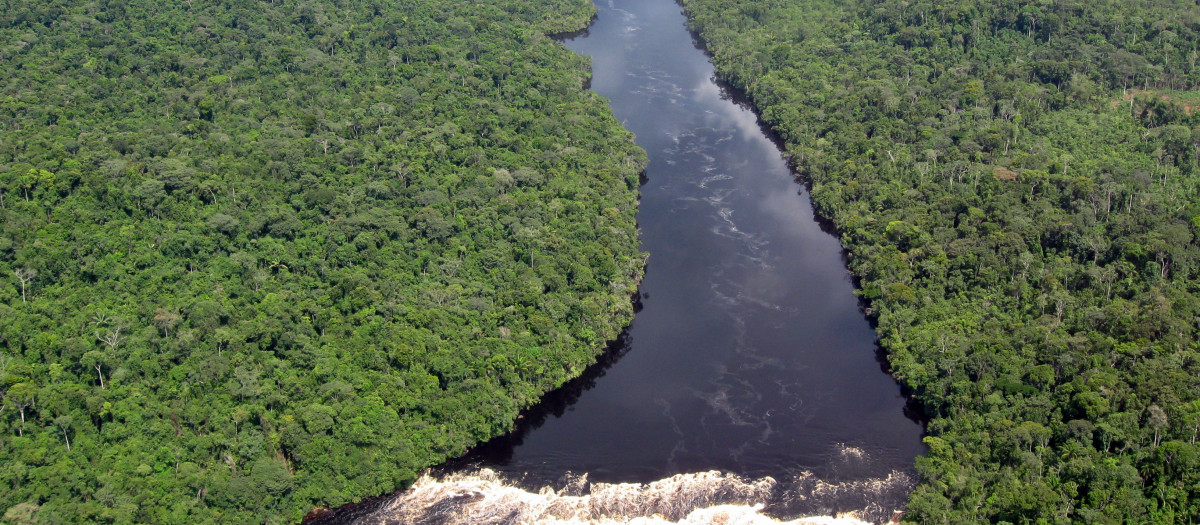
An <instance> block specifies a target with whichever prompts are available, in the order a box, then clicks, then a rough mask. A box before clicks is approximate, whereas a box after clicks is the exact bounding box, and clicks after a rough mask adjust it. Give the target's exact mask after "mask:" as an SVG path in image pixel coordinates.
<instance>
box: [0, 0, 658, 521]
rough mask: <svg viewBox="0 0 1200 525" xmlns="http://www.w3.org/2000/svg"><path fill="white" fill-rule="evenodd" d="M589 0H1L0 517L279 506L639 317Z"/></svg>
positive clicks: (357, 491)
mask: <svg viewBox="0 0 1200 525" xmlns="http://www.w3.org/2000/svg"><path fill="white" fill-rule="evenodd" d="M592 12H593V10H592V7H591V5H590V4H589V3H588V2H586V1H584V0H496V1H491V2H486V3H475V2H454V1H448V0H273V1H271V2H263V1H254V0H221V1H217V0H188V1H186V2H160V1H154V0H85V1H67V0H39V1H28V0H0V62H2V63H3V64H4V67H2V68H0V86H2V88H0V398H2V403H0V428H2V429H3V432H2V433H0V513H3V521H4V522H6V523H217V522H219V523H285V522H296V521H298V520H299V518H300V517H301V516H303V515H304V514H305V513H306V512H308V511H309V510H311V509H312V508H313V507H314V506H318V505H338V504H342V503H346V502H349V501H352V500H355V499H358V498H361V497H364V496H372V495H376V494H380V493H384V492H387V491H391V490H393V489H396V488H399V487H403V486H405V485H406V484H407V483H409V482H410V481H411V480H412V479H413V478H414V477H415V475H416V473H417V472H418V471H419V470H420V469H422V468H424V467H425V466H428V465H430V464H433V463H436V462H438V461H440V460H442V459H443V458H445V457H447V456H449V455H456V454H459V453H461V452H463V451H464V449H465V448H467V447H468V446H471V445H472V444H474V443H476V442H478V441H479V440H481V439H484V438H488V437H491V436H494V435H496V434H498V433H501V432H504V431H506V430H507V429H508V428H510V426H511V424H512V422H513V420H514V418H515V417H516V415H517V412H518V410H519V409H521V408H523V407H525V406H528V405H529V404H531V403H532V402H534V401H535V400H536V399H537V398H538V397H539V396H540V395H541V394H542V393H544V392H545V391H547V390H548V389H550V388H553V387H555V386H557V385H559V384H561V383H563V382H564V381H565V380H566V379H568V378H570V377H572V376H574V375H577V374H578V373H579V371H581V370H582V369H583V368H584V367H585V366H586V365H587V364H588V363H590V362H592V361H593V360H594V358H595V356H596V355H597V354H598V353H599V352H600V351H601V350H602V349H603V347H604V345H605V342H606V341H607V340H610V339H613V338H615V337H616V336H617V335H618V333H619V332H620V330H621V329H622V327H623V326H624V325H625V324H627V322H628V321H629V320H630V318H631V316H632V305H631V301H630V294H631V293H632V292H633V290H634V289H635V286H636V283H637V281H638V279H639V278H640V274H641V271H642V267H643V263H644V254H641V253H640V252H639V251H638V248H637V246H638V241H637V233H636V225H635V223H634V212H635V208H636V195H637V184H638V173H639V172H640V170H641V167H642V165H643V164H644V153H643V152H642V151H641V150H640V149H638V148H637V147H636V146H635V145H634V144H633V142H632V137H631V136H630V135H629V133H627V132H626V131H624V130H623V129H622V128H621V127H620V125H619V124H618V123H617V122H616V121H615V120H614V119H613V118H612V116H611V114H610V113H609V111H608V107H607V104H606V103H605V101H603V100H602V99H600V98H598V97H596V96H595V95H593V94H592V93H590V92H588V91H586V90H585V89H584V87H585V86H586V83H587V80H588V78H589V68H588V63H587V61H586V60H585V59H583V58H581V57H579V56H577V55H575V54H574V53H571V52H570V51H568V50H567V49H565V48H564V47H562V46H561V45H559V44H557V43H555V42H553V41H552V40H551V39H550V38H548V37H547V36H546V35H547V34H548V33H553V32H559V31H566V30H575V29H579V28H582V27H584V26H585V24H586V23H587V20H588V18H589V16H590V15H591V14H592Z"/></svg>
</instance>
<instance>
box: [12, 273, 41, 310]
mask: <svg viewBox="0 0 1200 525" xmlns="http://www.w3.org/2000/svg"><path fill="white" fill-rule="evenodd" d="M13 275H16V276H17V280H18V281H20V282H21V302H25V288H26V286H27V285H28V284H29V283H30V282H31V281H33V278H34V277H37V270H34V269H32V268H28V267H26V268H17V269H16V270H13Z"/></svg>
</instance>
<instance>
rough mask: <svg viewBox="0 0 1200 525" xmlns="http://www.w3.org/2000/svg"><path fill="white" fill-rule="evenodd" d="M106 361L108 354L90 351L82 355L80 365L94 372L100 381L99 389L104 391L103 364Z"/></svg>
mask: <svg viewBox="0 0 1200 525" xmlns="http://www.w3.org/2000/svg"><path fill="white" fill-rule="evenodd" d="M107 361H108V354H105V353H104V352H101V351H99V350H92V351H90V352H88V353H86V354H83V358H82V359H80V361H79V362H80V363H82V364H83V366H87V367H91V368H92V369H94V370H95V371H96V376H97V377H98V378H99V379H100V388H101V389H104V363H105V362H107Z"/></svg>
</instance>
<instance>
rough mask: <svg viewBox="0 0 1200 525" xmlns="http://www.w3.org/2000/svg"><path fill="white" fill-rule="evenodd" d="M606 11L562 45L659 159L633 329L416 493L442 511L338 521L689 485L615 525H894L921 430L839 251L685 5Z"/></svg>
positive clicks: (651, 182) (646, 192)
mask: <svg viewBox="0 0 1200 525" xmlns="http://www.w3.org/2000/svg"><path fill="white" fill-rule="evenodd" d="M597 8H598V9H599V14H598V16H597V18H596V20H595V21H594V23H593V25H592V26H591V27H590V28H589V30H588V31H587V32H585V33H583V34H581V35H579V36H577V37H574V38H571V39H568V40H565V41H564V43H565V45H567V46H568V47H569V48H571V49H572V50H574V51H576V52H578V53H580V54H583V55H587V56H590V57H591V58H592V67H593V80H592V85H591V87H592V89H593V90H594V91H595V92H597V93H598V94H600V95H602V96H604V97H607V98H608V99H609V100H610V101H611V106H612V110H613V113H614V114H615V115H616V116H617V118H618V119H619V120H621V121H622V122H623V123H624V125H625V126H626V127H627V128H628V129H629V130H631V131H633V132H634V133H635V134H636V137H637V142H638V144H639V145H641V146H642V147H643V148H645V149H646V151H647V152H648V153H649V159H650V162H649V165H648V167H647V169H646V175H645V176H646V180H645V184H644V185H643V186H642V197H641V205H640V208H639V215H638V223H639V226H640V228H641V236H642V242H643V250H645V251H647V252H649V253H650V259H649V266H648V268H647V272H646V277H645V280H644V281H643V283H642V286H641V289H640V298H639V301H640V309H639V311H638V313H637V315H636V317H635V319H634V322H633V324H632V326H631V327H630V328H629V329H628V330H627V331H626V334H625V335H624V336H623V339H622V340H621V341H619V344H618V345H617V347H616V348H614V349H613V350H611V351H610V353H609V354H608V355H606V356H605V358H603V359H602V361H601V363H599V364H598V365H596V366H594V367H592V368H591V369H589V371H588V372H587V374H585V376H584V377H582V378H580V379H579V380H576V381H574V382H572V383H571V384H568V385H567V386H566V387H564V388H563V389H562V390H561V391H558V392H555V393H552V394H551V395H550V396H548V398H547V400H546V401H545V402H544V403H543V404H542V405H539V406H538V407H535V408H534V409H532V410H530V411H529V412H527V413H526V414H525V415H524V416H523V419H522V420H521V421H519V424H518V429H517V430H516V431H515V432H514V433H512V434H510V435H508V436H503V437H501V438H498V439H496V440H494V441H492V442H490V443H487V444H485V445H483V446H481V447H479V448H478V449H476V450H475V451H473V452H472V453H471V454H470V455H468V457H466V458H462V459H460V460H456V461H453V462H451V463H450V464H448V465H446V466H443V467H442V468H441V469H439V470H438V474H437V475H435V476H434V477H433V478H430V479H427V480H423V481H422V482H421V483H419V484H418V487H419V488H420V487H425V488H426V489H428V488H431V487H432V488H437V489H439V490H441V492H437V494H440V496H436V495H435V496H429V497H426V498H424V499H420V502H421V503H419V504H420V505H425V506H426V507H428V506H429V505H431V504H432V505H435V506H437V509H435V510H437V512H433V513H432V514H427V515H426V514H421V513H422V512H426V510H427V509H426V510H421V509H416V510H414V507H416V506H418V502H417V501H416V500H411V501H408V500H406V501H407V502H405V501H401V500H403V497H402V495H397V496H389V497H385V498H382V499H380V500H378V501H376V503H377V504H378V505H376V506H374V507H371V509H375V507H379V506H382V507H386V509H385V510H386V512H384V511H378V510H377V509H376V510H373V511H372V512H366V509H363V510H362V511H360V512H356V513H354V514H353V515H354V516H355V517H356V519H349V516H350V515H349V514H348V515H346V517H345V518H343V519H341V520H338V521H340V522H352V521H355V520H357V521H360V522H363V523H373V522H379V523H384V522H386V520H385V519H383V518H381V516H384V515H387V512H391V513H392V514H390V516H393V519H401V517H404V516H407V518H403V519H402V520H401V521H416V522H424V521H434V522H447V523H449V522H454V520H453V519H452V518H454V517H455V516H458V517H462V516H466V515H469V514H470V513H471V512H476V513H477V515H476V517H475V518H474V519H471V520H468V521H473V522H486V521H487V520H486V519H483V516H482V514H478V512H481V511H480V510H479V509H475V510H469V504H479V502H480V501H483V500H486V499H487V496H488V493H489V492H492V493H497V492H499V491H516V493H519V494H524V495H525V496H523V497H516V500H522V499H524V500H528V501H527V502H526V506H528V505H534V506H537V504H536V500H537V499H538V497H539V496H538V494H537V492H538V490H539V488H541V487H551V488H552V490H543V491H542V496H547V495H548V494H549V495H550V496H555V497H558V498H560V499H561V500H563V501H566V500H570V498H578V497H583V496H585V495H587V494H589V493H593V494H597V493H599V492H602V491H603V490H610V489H611V487H613V486H612V485H606V484H614V483H638V484H647V483H652V482H656V481H657V482H659V484H660V486H659V487H658V488H657V489H649V488H648V486H647V485H622V486H620V487H624V488H623V489H622V490H626V492H629V491H633V492H638V491H641V493H647V491H653V490H659V491H660V492H661V491H662V490H667V491H668V492H670V491H674V492H675V493H676V494H678V493H681V491H683V492H686V491H685V490H683V489H681V487H682V486H683V485H687V486H689V487H692V488H693V489H695V490H699V491H700V492H703V493H705V494H709V496H707V498H708V499H704V498H701V499H700V503H699V504H691V503H689V504H686V505H685V504H679V505H674V504H665V506H664V504H663V503H662V501H661V500H662V498H663V496H662V495H661V494H659V495H658V496H655V498H657V499H655V501H656V502H657V503H655V504H654V505H658V506H657V507H656V506H654V505H647V506H646V507H645V508H644V509H640V510H636V509H635V510H628V509H626V510H625V511H622V512H625V513H624V514H618V515H614V516H612V517H611V519H614V520H616V521H624V520H628V519H630V518H632V517H636V516H639V515H643V514H644V515H646V516H650V515H652V514H660V515H662V516H663V517H664V518H663V519H667V520H668V521H670V520H674V519H678V518H683V517H685V516H686V515H687V513H688V512H690V511H691V510H692V509H693V508H695V507H697V506H705V505H709V504H719V503H728V504H735V505H738V506H741V507H742V508H743V509H748V510H747V512H753V513H759V512H762V513H766V514H769V515H771V516H775V517H778V518H783V519H792V518H796V517H799V516H809V515H830V514H834V513H841V512H849V511H853V512H855V513H856V514H855V515H857V516H858V517H860V518H863V519H867V520H869V521H886V520H887V519H890V518H891V516H892V512H893V511H894V510H896V509H899V508H901V507H902V506H903V502H904V500H905V498H906V495H907V492H908V490H909V489H910V488H911V485H912V483H913V481H914V480H915V476H914V474H913V472H912V465H913V459H914V457H916V456H917V455H918V454H921V453H923V452H924V448H923V445H922V443H921V434H922V426H921V424H920V422H919V421H918V420H917V418H916V417H915V416H914V415H913V413H912V412H913V411H912V410H911V409H910V408H909V407H907V406H906V400H905V398H904V397H903V396H902V395H901V392H900V388H899V386H898V385H897V384H896V382H895V381H894V380H893V379H892V378H891V377H890V376H888V375H887V374H886V373H885V372H884V371H883V370H882V369H881V364H880V361H879V359H878V357H877V345H876V341H875V333H874V331H873V330H872V328H871V326H870V325H869V324H868V322H867V320H866V318H865V317H864V315H863V313H862V312H861V310H860V304H859V302H858V300H857V299H856V297H855V296H854V294H853V285H852V282H851V277H850V275H849V273H848V271H847V269H846V265H845V260H844V259H843V257H844V255H843V252H842V247H841V245H840V244H839V242H838V240H837V238H836V237H834V236H833V235H830V234H829V233H828V232H826V231H824V230H822V227H821V225H820V223H819V221H818V220H816V218H815V217H814V216H813V209H812V206H811V204H810V202H809V197H808V194H807V192H806V191H805V189H804V187H803V185H801V184H798V183H797V182H796V181H795V179H794V176H793V174H792V173H791V172H790V171H789V169H788V167H787V165H786V163H785V161H784V159H783V158H782V156H781V154H780V151H779V148H778V147H777V145H776V144H775V143H774V142H773V141H772V140H771V138H770V137H769V136H768V135H767V134H766V133H764V131H763V130H762V129H761V128H760V125H759V123H758V121H757V119H756V117H755V115H754V113H753V112H752V111H750V110H749V109H747V108H746V107H744V106H743V105H740V104H738V103H737V102H736V101H735V100H734V99H733V97H731V95H730V94H729V93H728V92H727V91H726V90H724V89H723V88H722V87H721V86H720V85H719V84H718V83H717V82H715V80H714V78H713V68H712V65H711V64H710V63H709V61H708V58H707V57H706V55H705V54H704V52H703V51H702V50H701V49H700V48H699V47H698V46H697V45H696V44H695V42H694V40H693V37H692V35H691V34H690V33H689V32H688V30H687V28H686V21H685V18H684V16H683V15H682V13H681V9H680V7H679V6H678V5H677V4H676V3H674V2H673V1H671V0H599V2H598V4H597ZM480 469H488V470H485V471H481V470H480ZM709 471H717V472H713V473H708V474H701V473H705V472H709ZM568 473H571V474H568ZM676 475H682V476H676ZM446 476H450V478H452V479H447V478H446ZM671 476H676V477H674V478H672V477H671ZM453 483H459V484H460V485H459V488H458V489H454V488H453V486H452V484H453ZM464 483H465V485H463V484H464ZM756 483H758V484H759V485H755V484H756ZM664 484H665V485H664ZM706 484H707V485H706ZM714 484H715V485H714ZM764 484H765V485H764ZM768 485H769V486H768ZM718 486H719V487H721V488H719V489H714V488H713V487H718ZM464 487H466V488H464ZM696 487H700V488H696ZM704 487H708V488H707V489H706V488H704ZM456 490H457V492H455V491H456ZM689 490H690V489H689ZM756 491H757V492H756ZM464 494H474V495H475V496H471V497H466V496H463V495H464ZM712 494H717V495H715V496H713V495H712ZM597 497H598V496H597ZM621 497H630V498H635V499H636V496H628V495H626V496H621ZM689 497H691V496H689ZM397 498H400V499H399V500H398V499H397ZM438 498H443V499H438ZM445 498H449V499H445ZM455 498H457V499H455ZM693 499H695V498H693ZM514 501H515V500H514ZM531 501H532V502H534V503H530V502H531ZM571 501H576V500H571ZM455 502H457V503H455ZM472 502H474V503H472ZM543 503H544V502H543ZM576 503H578V502H577V501H576ZM512 504H514V505H515V503H512ZM558 504H560V505H566V504H565V503H562V501H559V502H558ZM756 504H757V506H755V505H756ZM464 505H466V506H464ZM488 505H491V507H489V509H490V510H488V512H491V513H492V514H494V515H496V516H501V517H502V518H503V517H504V516H507V517H508V518H509V519H511V520H515V521H521V520H522V519H531V518H529V516H531V514H521V513H522V512H526V511H520V510H512V509H508V510H505V509H503V508H500V509H499V510H497V508H492V507H496V506H497V505H501V504H499V503H497V502H495V501H492V502H490V503H488ZM583 505H585V506H587V505H591V507H596V506H597V505H596V504H595V502H592V503H590V504H587V503H584V504H583ZM624 505H626V506H630V505H632V506H634V507H636V506H637V505H636V504H629V503H626V504H624ZM406 506H407V508H405V507H406ZM501 506H502V505H501ZM543 506H545V505H543ZM382 507H380V508H382ZM388 509H390V510H388ZM593 510H594V509H593ZM506 512H507V513H508V514H505V513H506ZM589 512H592V511H589ZM367 515H370V516H371V518H363V516H367ZM420 516H425V517H424V518H421V517H420ZM431 516H432V517H431ZM436 516H441V517H440V518H436V519H435V517H436ZM514 516H516V517H514ZM521 516H524V517H521ZM573 516H574V518H575V519H576V521H578V520H580V519H583V518H587V519H593V518H597V516H593V515H587V516H584V515H580V514H576V515H573ZM580 516H583V517H582V518H581V517H580ZM504 521H505V520H504V519H501V520H500V521H496V522H497V523H500V522H504ZM568 521H570V520H568ZM700 521H704V519H700Z"/></svg>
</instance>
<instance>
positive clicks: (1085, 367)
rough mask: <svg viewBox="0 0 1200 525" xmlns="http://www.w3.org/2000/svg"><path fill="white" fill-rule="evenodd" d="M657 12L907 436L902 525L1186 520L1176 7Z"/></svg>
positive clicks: (1183, 34) (1190, 63)
mask: <svg viewBox="0 0 1200 525" xmlns="http://www.w3.org/2000/svg"><path fill="white" fill-rule="evenodd" d="M683 4H684V6H685V8H686V10H687V12H688V15H689V18H690V20H691V24H692V26H693V28H694V29H695V30H696V31H697V32H698V33H699V35H700V37H701V38H702V39H703V40H704V41H705V43H706V44H707V45H708V48H709V50H710V51H711V52H712V53H713V57H714V62H715V63H716V66H717V70H718V74H719V75H720V76H722V77H723V78H725V79H727V80H728V81H729V82H730V83H731V84H732V85H733V86H735V87H736V88H738V89H741V90H744V91H745V92H746V93H747V94H748V95H749V96H750V98H751V99H752V101H753V103H754V105H755V106H756V107H757V108H758V109H759V110H760V113H761V116H762V118H763V120H764V121H765V122H766V123H767V124H769V125H770V126H771V127H772V128H773V129H775V130H776V131H777V132H778V133H779V134H780V136H781V137H782V138H783V139H784V141H785V142H786V144H787V150H788V153H789V155H790V158H791V161H792V163H793V165H794V166H795V167H796V169H797V170H798V171H799V172H800V173H801V174H802V175H803V177H804V178H805V179H806V181H807V182H808V183H809V184H810V185H811V188H812V195H813V201H814V203H815V205H816V206H817V208H818V210H819V212H820V213H821V214H822V215H824V216H826V217H829V218H830V219H832V221H833V223H834V224H835V225H836V226H837V228H838V231H839V233H840V234H841V238H842V241H843V243H844V244H845V246H846V247H847V248H848V250H849V251H850V255H851V257H850V266H851V269H852V270H853V271H854V273H855V275H856V276H857V277H858V278H859V280H860V284H861V290H862V291H861V293H862V296H863V297H864V298H865V299H867V300H868V301H869V303H870V312H871V313H872V315H873V316H874V317H875V319H876V320H877V321H878V330H879V334H880V337H881V340H882V342H883V344H884V346H885V347H886V349H887V351H888V355H889V358H890V361H891V364H892V367H893V368H894V370H895V373H896V375H897V377H898V378H899V379H900V380H901V381H902V382H903V383H904V384H905V385H906V386H907V387H908V388H909V389H911V391H912V392H913V395H914V396H915V397H916V398H917V399H918V400H920V401H921V402H922V403H923V404H924V405H925V407H926V410H927V412H928V413H929V415H930V416H931V417H932V420H931V421H930V423H929V427H928V429H929V433H930V436H931V437H930V438H928V441H927V443H928V444H929V446H930V453H929V455H928V456H927V457H925V458H921V459H920V460H919V462H918V465H917V466H918V469H919V470H920V471H921V473H922V475H923V483H922V484H921V485H920V486H919V487H917V489H916V490H915V491H914V492H913V494H912V497H911V500H910V503H909V509H908V514H907V515H906V518H907V519H910V520H912V521H914V522H925V523H971V522H993V523H997V522H1010V523H1027V522H1038V523H1066V522H1083V523H1145V522H1160V523H1177V522H1195V521H1200V485H1198V484H1196V482H1195V481H1194V477H1195V476H1194V474H1190V473H1185V471H1183V470H1177V469H1181V468H1186V467H1183V466H1184V465H1191V464H1192V462H1193V461H1194V457H1195V456H1196V454H1198V453H1200V446H1198V445H1197V444H1196V435H1197V429H1198V428H1200V419H1197V415H1196V414H1197V409H1196V402H1197V401H1196V400H1197V399H1200V346H1198V344H1197V340H1198V338H1197V337H1198V335H1200V334H1198V330H1200V323H1198V322H1197V319H1200V285H1198V284H1197V283H1200V245H1198V243H1197V240H1196V238H1197V235H1198V234H1200V223H1198V222H1196V219H1195V217H1196V215H1197V212H1198V211H1200V174H1198V173H1197V159H1196V156H1197V154H1196V151H1197V146H1198V145H1200V138H1197V137H1198V136H1197V134H1196V130H1197V129H1200V117H1197V116H1193V115H1192V113H1193V111H1192V104H1193V103H1194V101H1195V100H1196V93H1197V92H1196V88H1197V86H1200V71H1197V70H1196V68H1195V59H1196V56H1197V55H1196V52H1195V49H1197V47H1198V46H1200V31H1197V29H1196V28H1197V27H1198V25H1197V21H1200V18H1198V17H1200V14H1198V13H1197V11H1196V10H1195V9H1194V6H1191V7H1188V6H1186V5H1182V4H1177V3H1174V2H1167V1H1159V0H1140V1H1136V2H1115V1H1109V0H1103V1H1099V2H1053V3H1045V2H1031V1H1025V0H1009V1H1001V2H982V1H966V2H930V1H928V0H918V1H893V0H881V1H868V0H856V1H851V2H848V3H847V2H833V1H817V2H799V3H796V2H793V3H779V2H769V1H766V0H749V1H746V2H736V3H731V2H725V1H721V0H684V1H683ZM1188 472H1192V471H1188Z"/></svg>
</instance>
